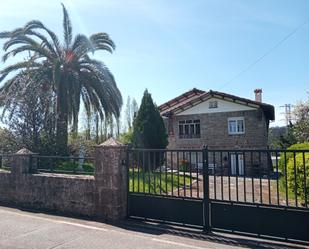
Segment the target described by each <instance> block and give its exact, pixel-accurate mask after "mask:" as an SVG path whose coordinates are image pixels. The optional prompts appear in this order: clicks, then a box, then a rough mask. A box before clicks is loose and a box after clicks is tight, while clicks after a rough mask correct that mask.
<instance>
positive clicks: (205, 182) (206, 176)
mask: <svg viewBox="0 0 309 249" xmlns="http://www.w3.org/2000/svg"><path fill="white" fill-rule="evenodd" d="M202 154H203V192H204V199H203V219H204V220H203V230H204V232H210V229H211V227H210V217H211V215H210V203H209V170H208V165H209V162H208V147H207V146H206V145H204V146H203V150H202Z"/></svg>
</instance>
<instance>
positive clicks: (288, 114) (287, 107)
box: [280, 104, 293, 126]
mask: <svg viewBox="0 0 309 249" xmlns="http://www.w3.org/2000/svg"><path fill="white" fill-rule="evenodd" d="M280 107H281V108H284V112H281V114H284V117H285V123H286V126H288V125H289V124H290V123H291V121H292V119H293V118H292V107H293V105H291V104H284V105H283V106H280Z"/></svg>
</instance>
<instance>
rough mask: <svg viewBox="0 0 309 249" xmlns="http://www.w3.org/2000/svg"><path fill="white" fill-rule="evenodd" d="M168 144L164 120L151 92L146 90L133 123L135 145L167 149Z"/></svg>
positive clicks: (137, 146)
mask: <svg viewBox="0 0 309 249" xmlns="http://www.w3.org/2000/svg"><path fill="white" fill-rule="evenodd" d="M167 144H168V140H167V133H166V130H165V126H164V122H163V119H162V117H161V116H160V113H159V110H158V108H157V107H156V106H155V105H154V103H153V101H152V98H151V94H150V93H148V91H147V90H145V92H144V96H143V99H142V103H141V106H140V108H139V111H138V113H137V116H136V118H135V120H134V123H133V145H134V147H136V148H147V149H165V148H166V146H167Z"/></svg>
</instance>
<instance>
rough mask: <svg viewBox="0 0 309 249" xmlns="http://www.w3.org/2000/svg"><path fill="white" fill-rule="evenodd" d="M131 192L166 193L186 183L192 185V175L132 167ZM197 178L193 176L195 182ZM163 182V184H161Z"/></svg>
mask: <svg viewBox="0 0 309 249" xmlns="http://www.w3.org/2000/svg"><path fill="white" fill-rule="evenodd" d="M129 179H130V187H129V191H130V192H140V193H151V194H166V193H170V192H172V190H173V191H176V190H177V189H178V188H182V187H183V186H184V185H190V176H186V175H185V176H184V175H183V173H178V172H173V174H172V173H171V172H167V173H166V172H161V173H160V172H146V171H141V170H140V171H139V173H138V171H137V169H134V170H133V169H130V171H129ZM194 179H195V178H193V177H192V178H191V181H192V182H193V180H194ZM160 182H161V184H160Z"/></svg>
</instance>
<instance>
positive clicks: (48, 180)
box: [0, 171, 95, 217]
mask: <svg viewBox="0 0 309 249" xmlns="http://www.w3.org/2000/svg"><path fill="white" fill-rule="evenodd" d="M0 203H3V204H8V205H14V206H18V207H24V208H31V209H37V210H45V211H52V212H56V213H62V214H69V215H80V216H88V217H94V216H95V186H94V177H93V176H73V175H59V174H48V173H44V174H24V175H22V176H20V177H16V176H15V175H14V174H12V173H9V172H5V171H0Z"/></svg>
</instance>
